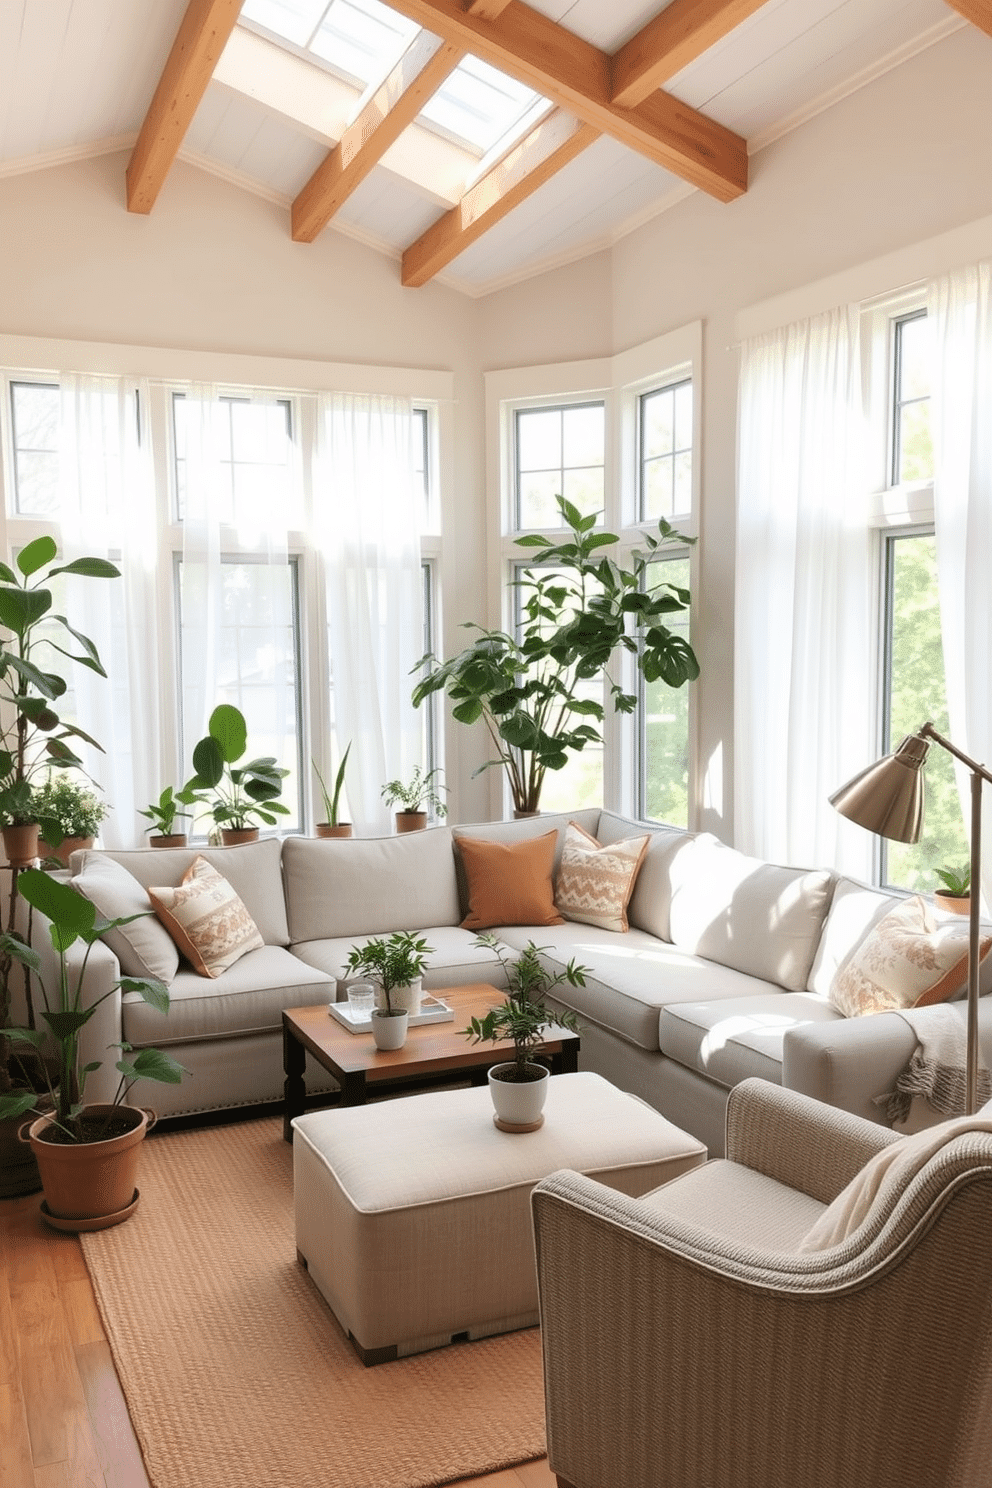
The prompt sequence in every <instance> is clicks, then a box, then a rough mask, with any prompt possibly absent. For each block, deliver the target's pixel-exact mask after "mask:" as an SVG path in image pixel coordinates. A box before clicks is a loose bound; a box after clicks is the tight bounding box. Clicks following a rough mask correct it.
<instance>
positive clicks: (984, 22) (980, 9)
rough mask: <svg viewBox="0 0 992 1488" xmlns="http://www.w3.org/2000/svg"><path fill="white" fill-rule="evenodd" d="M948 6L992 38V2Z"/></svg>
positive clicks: (952, 0) (957, 1)
mask: <svg viewBox="0 0 992 1488" xmlns="http://www.w3.org/2000/svg"><path fill="white" fill-rule="evenodd" d="M390 3H392V0H390ZM948 4H949V5H950V6H951V8H952V10H956V11H957V12H958V15H963V16H964V18H965V20H966V21H971V23H972V25H974V26H978V27H979V28H980V29H981V30H982V31H987V32H988V34H989V35H990V36H992V0H948Z"/></svg>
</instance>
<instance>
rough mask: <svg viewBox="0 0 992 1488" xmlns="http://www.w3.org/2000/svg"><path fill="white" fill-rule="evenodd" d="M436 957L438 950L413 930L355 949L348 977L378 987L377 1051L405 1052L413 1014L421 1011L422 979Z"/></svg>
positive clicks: (350, 955) (347, 965)
mask: <svg viewBox="0 0 992 1488" xmlns="http://www.w3.org/2000/svg"><path fill="white" fill-rule="evenodd" d="M433 954H434V947H433V946H429V945H428V944H427V942H426V940H424V938H423V936H416V935H414V934H413V932H412V931H410V930H397V931H395V932H394V933H393V934H392V935H388V936H374V937H373V938H372V939H371V940H368V941H366V942H365V944H364V945H360V946H352V948H351V950H350V952H349V953H348V959H347V961H346V962H345V972H346V974H347V975H348V976H353V977H363V978H367V979H368V980H369V981H371V982H373V983H374V984H375V987H376V1007H375V1009H374V1010H373V1013H372V1036H373V1038H374V1039H375V1044H376V1048H377V1049H401V1048H402V1047H403V1045H404V1043H405V1042H406V1035H407V1026H408V1022H409V1015H410V1014H411V1013H418V1012H419V1011H420V997H421V985H422V979H423V975H424V971H425V969H426V967H427V958H428V957H429V956H432V955H433Z"/></svg>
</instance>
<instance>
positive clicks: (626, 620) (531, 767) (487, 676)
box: [413, 497, 699, 816]
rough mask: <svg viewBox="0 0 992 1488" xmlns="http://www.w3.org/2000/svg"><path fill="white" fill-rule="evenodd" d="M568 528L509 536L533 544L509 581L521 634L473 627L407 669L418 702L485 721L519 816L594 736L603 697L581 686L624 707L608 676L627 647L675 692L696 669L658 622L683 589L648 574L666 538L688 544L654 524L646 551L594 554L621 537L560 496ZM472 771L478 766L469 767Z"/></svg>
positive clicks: (630, 696) (681, 606) (649, 675)
mask: <svg viewBox="0 0 992 1488" xmlns="http://www.w3.org/2000/svg"><path fill="white" fill-rule="evenodd" d="M558 507H559V510H560V511H561V514H562V518H563V520H564V523H565V526H566V527H567V529H568V535H567V536H566V537H565V538H564V539H563V540H562V541H560V542H555V541H553V540H552V539H551V538H550V537H545V536H543V535H542V534H540V533H530V534H528V535H527V536H526V537H521V538H518V539H517V546H518V547H521V548H534V549H537V550H538V558H539V562H540V565H541V566H540V567H536V568H532V569H531V568H528V569H526V570H525V572H524V576H523V578H521V579H519V580H517V581H515V587H516V588H517V589H519V591H520V594H521V596H522V603H521V608H522V615H523V619H522V624H521V628H520V633H519V635H510V634H508V633H507V632H506V631H501V630H486V629H484V628H483V627H482V626H480V625H475V624H472V623H470V624H469V626H468V628H469V629H470V630H474V631H475V632H476V637H475V640H474V641H473V642H472V643H471V645H469V646H467V647H466V648H465V650H464V651H460V652H458V654H457V655H456V656H452V657H449V659H448V660H447V661H443V662H440V661H438V660H437V658H436V657H434V656H432V655H431V654H429V653H428V655H426V656H424V657H422V658H421V660H420V661H419V662H418V663H417V666H416V667H415V668H414V670H415V671H417V672H422V671H424V670H425V669H426V675H424V676H422V677H421V680H420V681H419V682H418V683H417V685H416V686H415V688H414V690H413V702H414V705H415V706H419V705H420V704H421V703H422V702H424V700H425V699H426V698H428V697H430V696H431V695H432V694H433V693H435V692H446V693H447V694H448V696H449V698H450V699H451V701H452V703H453V704H454V706H453V708H452V717H454V718H455V719H456V720H457V721H458V722H459V723H466V724H472V723H476V722H478V720H479V719H482V720H483V722H484V723H485V726H486V729H487V730H488V733H489V737H490V741H491V743H492V745H493V747H494V749H495V751H496V758H495V759H492V760H489V761H487V763H486V764H484V765H483V766H481V769H483V770H486V769H489V768H491V767H492V766H493V765H500V766H502V768H503V769H504V770H505V772H506V778H507V783H508V785H509V788H510V794H511V796H512V798H513V808H514V811H515V812H516V814H517V815H527V816H529V815H532V814H533V813H534V812H536V811H537V810H538V809H539V806H540V798H541V787H542V785H543V783H544V777H545V775H546V773H547V771H548V770H561V769H563V768H564V766H565V765H566V764H567V763H568V759H569V755H570V754H573V753H577V752H579V751H581V750H582V749H584V748H585V746H586V745H587V744H589V743H599V742H601V734H600V726H601V724H602V722H603V718H604V716H605V710H604V708H603V705H602V703H600V702H598V701H597V700H595V699H594V698H589V697H584V696H582V688H583V686H584V685H585V684H586V683H588V682H589V681H591V680H592V679H594V678H598V677H600V676H605V679H606V685H607V689H608V691H609V695H610V699H611V703H612V706H613V709H614V711H615V712H618V713H632V712H633V711H634V709H635V708H636V706H637V696H636V694H635V693H633V692H627V691H626V690H625V689H624V687H623V686H622V685H621V684H620V683H619V682H617V681H615V680H614V679H613V678H612V677H611V676H610V675H609V670H608V669H609V667H610V666H611V664H612V663H613V662H614V661H615V659H616V658H617V657H618V656H619V655H620V654H621V653H622V652H626V653H627V656H628V658H629V660H630V663H631V664H632V665H633V666H634V667H635V668H636V670H637V671H638V672H639V673H640V674H641V676H642V677H643V678H644V680H645V682H656V681H662V682H665V683H667V684H668V686H669V687H682V686H684V684H685V683H686V682H690V681H692V680H693V679H694V678H696V677H698V675H699V664H698V662H697V661H696V656H695V653H694V652H693V649H692V647H691V646H690V645H689V642H688V641H687V640H686V639H685V638H684V636H681V635H679V634H678V633H677V632H675V631H673V630H671V629H670V628H669V627H668V625H667V624H666V623H665V620H666V617H667V616H670V615H674V614H678V613H680V612H684V611H685V610H687V609H688V608H689V591H688V589H684V588H681V587H680V586H678V585H676V584H670V583H667V582H661V583H655V582H653V581H652V575H651V565H652V563H653V562H654V560H655V559H656V558H657V557H658V555H659V553H660V552H661V550H662V549H664V548H665V547H667V546H670V545H679V546H690V545H691V544H692V543H694V542H695V538H690V537H683V536H682V535H681V534H680V533H678V532H677V531H676V530H675V528H674V527H672V526H671V524H670V523H668V522H666V521H665V520H664V519H662V520H661V521H660V522H659V523H658V534H659V535H658V537H653V536H652V535H651V534H650V533H645V534H644V539H643V541H644V551H643V552H642V553H638V554H637V555H635V557H634V559H633V561H632V562H631V564H630V566H629V567H627V568H623V567H621V566H620V565H619V564H618V563H616V562H615V561H614V560H613V559H612V558H608V557H605V556H604V554H603V550H604V549H606V548H610V547H613V546H614V545H615V544H616V543H617V542H619V538H618V537H617V535H616V533H613V532H597V531H596V530H595V528H596V517H595V516H588V517H583V516H582V514H581V512H579V510H578V508H577V507H575V506H573V505H572V504H571V502H568V501H564V500H562V498H561V497H558ZM476 773H477V774H478V773H479V771H477V772H476Z"/></svg>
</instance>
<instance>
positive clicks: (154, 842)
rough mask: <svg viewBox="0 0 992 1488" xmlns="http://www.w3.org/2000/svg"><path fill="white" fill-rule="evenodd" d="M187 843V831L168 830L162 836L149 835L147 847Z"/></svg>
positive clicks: (185, 844)
mask: <svg viewBox="0 0 992 1488" xmlns="http://www.w3.org/2000/svg"><path fill="white" fill-rule="evenodd" d="M188 844H189V833H188V832H169V833H167V834H166V835H165V836H164V837H163V836H158V837H149V839H148V846H149V847H186V846H187V845H188Z"/></svg>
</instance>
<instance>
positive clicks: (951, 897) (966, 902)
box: [933, 894, 971, 915]
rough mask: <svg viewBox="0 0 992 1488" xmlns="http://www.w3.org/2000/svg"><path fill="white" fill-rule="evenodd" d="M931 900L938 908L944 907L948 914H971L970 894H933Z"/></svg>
mask: <svg viewBox="0 0 992 1488" xmlns="http://www.w3.org/2000/svg"><path fill="white" fill-rule="evenodd" d="M933 902H934V904H935V905H936V906H937V908H938V909H945V910H947V911H948V913H949V914H957V915H968V914H971V895H970V894H934V896H933Z"/></svg>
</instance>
